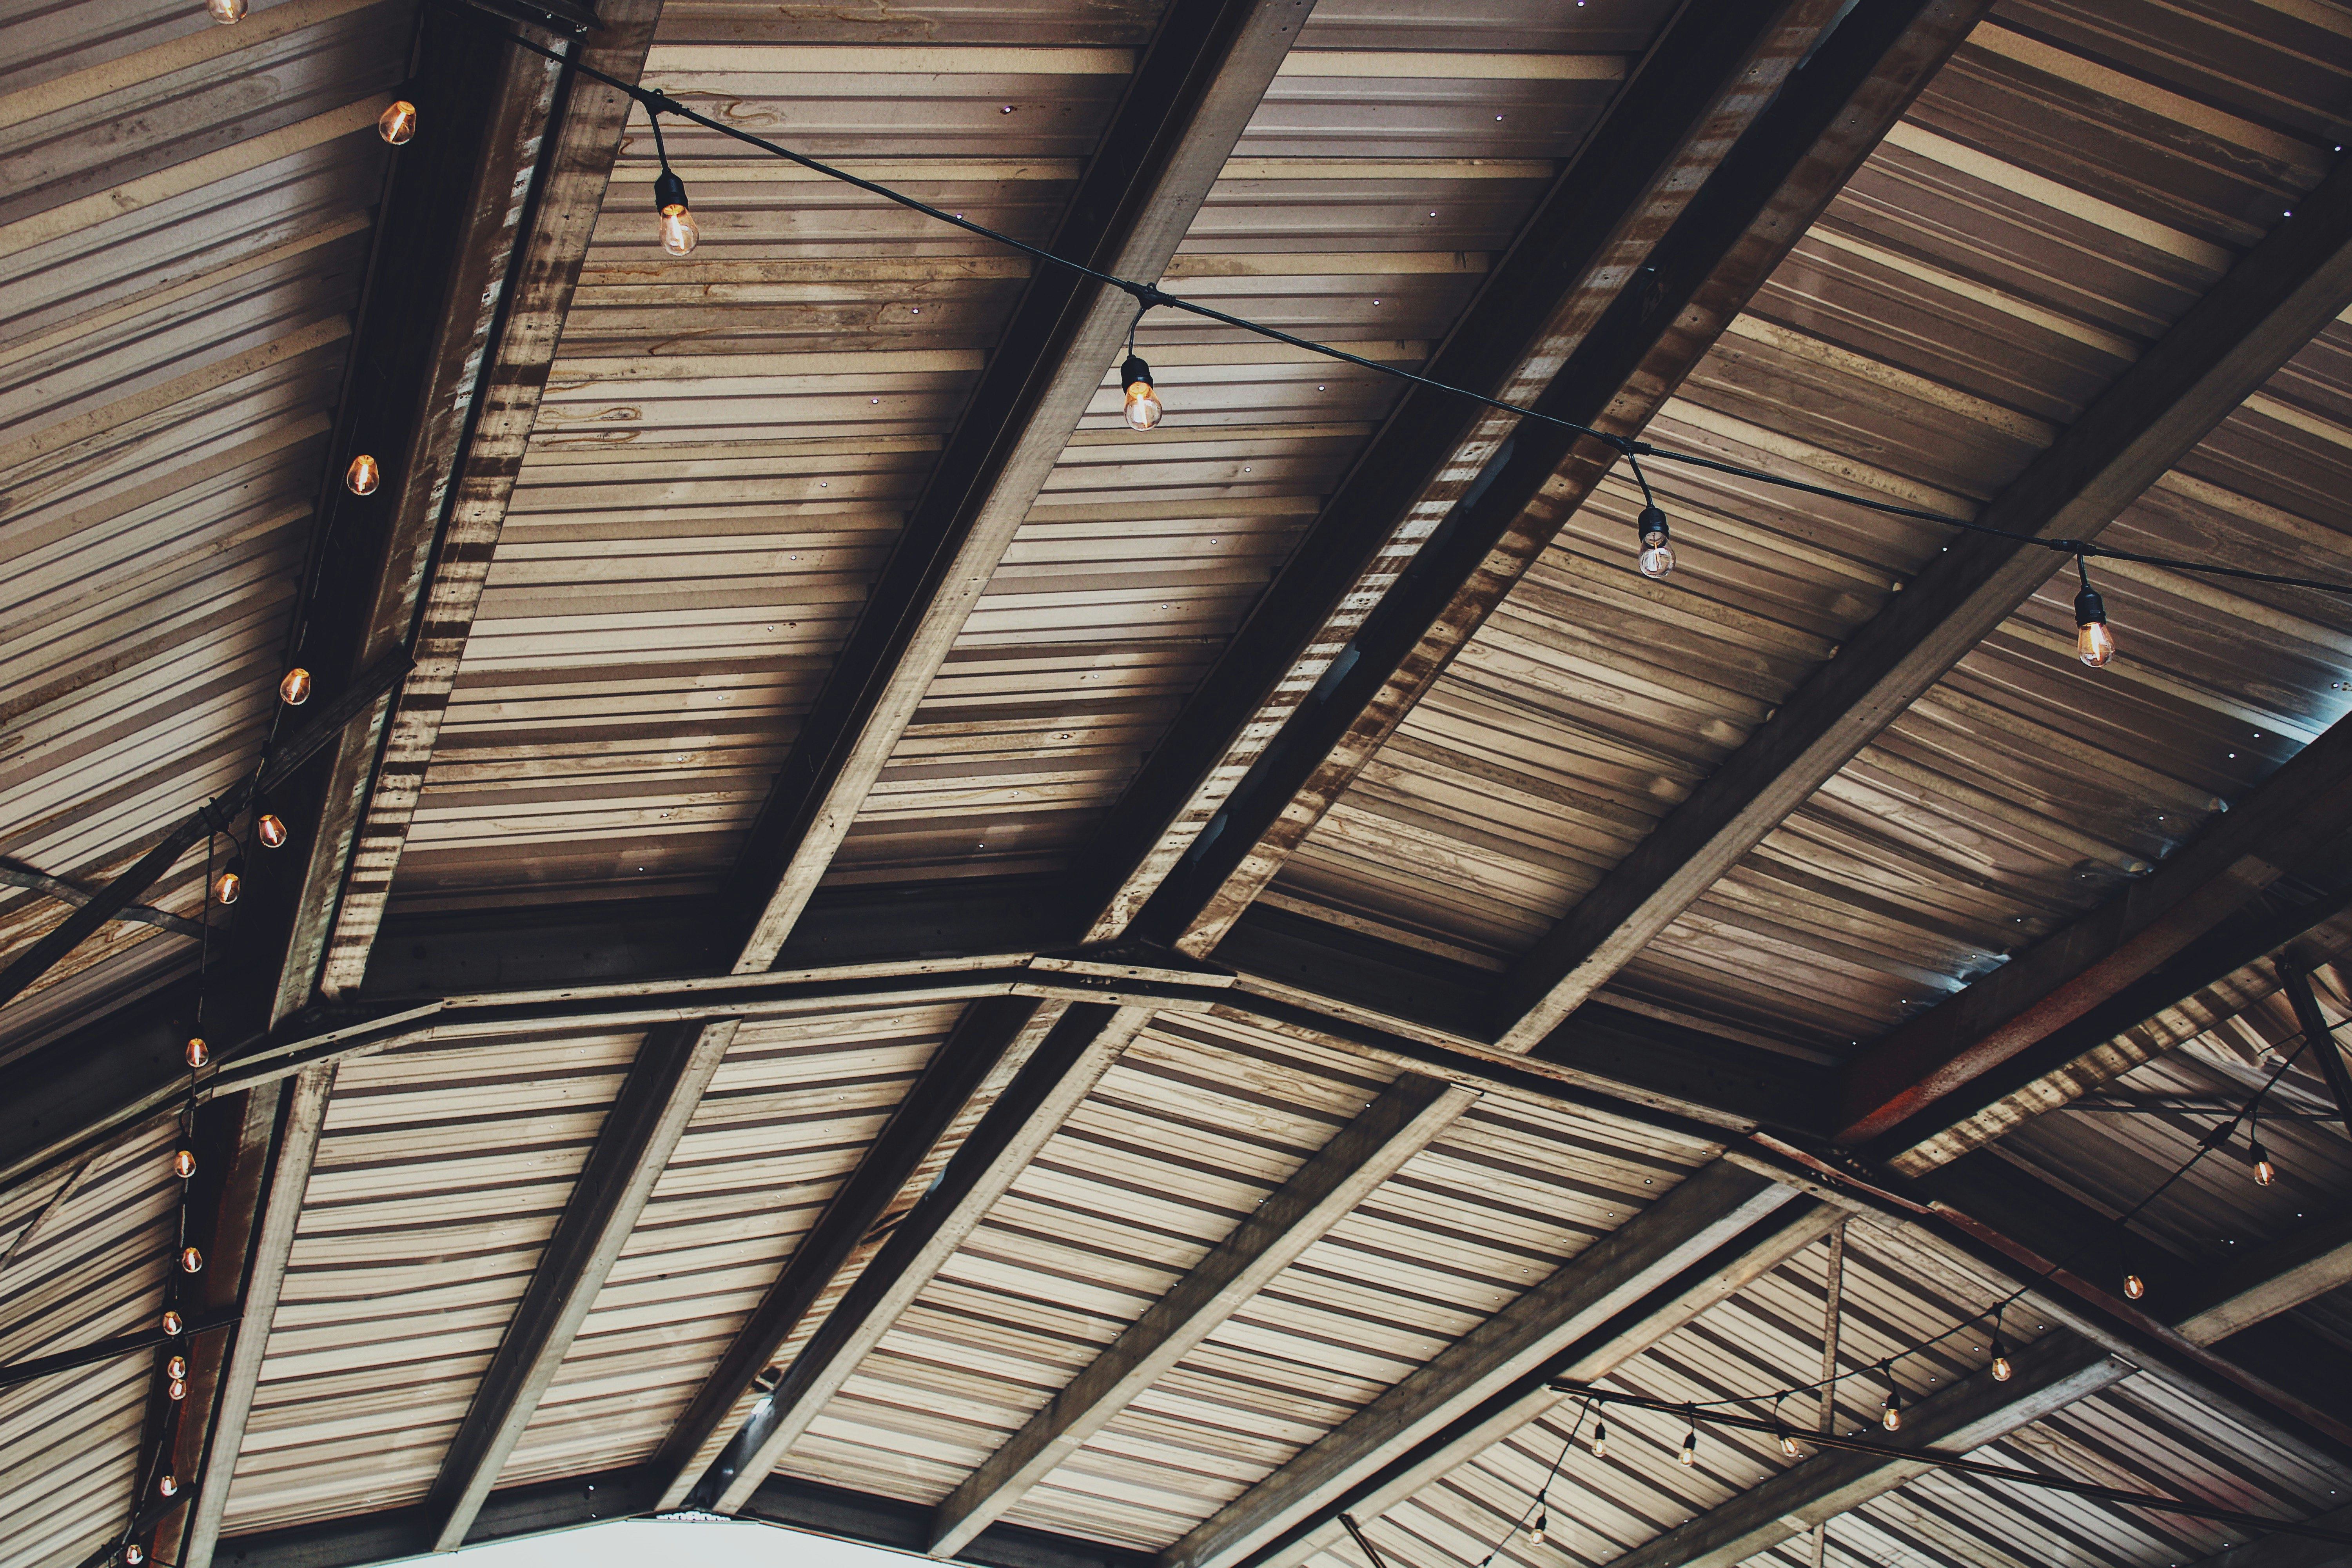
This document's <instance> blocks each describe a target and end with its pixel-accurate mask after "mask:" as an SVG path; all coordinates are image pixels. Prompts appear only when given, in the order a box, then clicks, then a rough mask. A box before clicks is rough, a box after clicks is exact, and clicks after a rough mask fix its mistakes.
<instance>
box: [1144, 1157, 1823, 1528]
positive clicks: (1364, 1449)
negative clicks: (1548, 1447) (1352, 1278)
mask: <svg viewBox="0 0 2352 1568" xmlns="http://www.w3.org/2000/svg"><path fill="white" fill-rule="evenodd" d="M1791 1204H1802V1205H1804V1206H1803V1207H1802V1208H1801V1209H1800V1210H1798V1211H1796V1217H1797V1218H1799V1219H1802V1220H1804V1221H1806V1223H1801V1224H1795V1225H1794V1226H1793V1227H1792V1226H1791V1223H1790V1216H1788V1215H1780V1212H1779V1211H1780V1210H1781V1209H1783V1208H1785V1207H1787V1206H1789V1205H1791ZM1816 1210H1818V1218H1819V1222H1820V1223H1819V1227H1818V1228H1816V1227H1815V1226H1812V1225H1811V1223H1810V1222H1811V1218H1812V1217H1814V1216H1815V1212H1816ZM1830 1219H1831V1211H1829V1210H1828V1209H1827V1208H1826V1207H1825V1206H1823V1205H1815V1204H1814V1203H1813V1202H1812V1200H1811V1199H1806V1198H1803V1197H1802V1196H1801V1194H1799V1193H1798V1192H1797V1191H1796V1190H1795V1189H1793V1188H1791V1187H1788V1186H1784V1185H1781V1184H1779V1183H1777V1182H1774V1181H1771V1180H1769V1179H1767V1178H1766V1177H1763V1176H1760V1175H1757V1174H1755V1173H1751V1172H1749V1171H1747V1170H1743V1169H1741V1168H1740V1167H1738V1166H1737V1165H1734V1164H1731V1163H1727V1162H1725V1161H1722V1160H1717V1161H1716V1162H1715V1163H1712V1164H1708V1165H1705V1166H1702V1167H1701V1168H1700V1169H1698V1170H1697V1171H1696V1172H1694V1173H1691V1174H1690V1175H1689V1176H1686V1177H1685V1178H1684V1180H1683V1181H1682V1183H1681V1184H1679V1185H1678V1186H1676V1187H1675V1188H1674V1189H1673V1190H1672V1191H1671V1192H1669V1193H1667V1194H1665V1195H1664V1197H1662V1198H1660V1199H1659V1200H1658V1201H1657V1202H1656V1203H1654V1204H1653V1205H1651V1206H1650V1207H1648V1208H1647V1209H1644V1210H1643V1212H1642V1213H1640V1214H1638V1215H1635V1216H1633V1218H1632V1219H1630V1220H1628V1221H1626V1222H1625V1224H1624V1225H1622V1226H1620V1227H1619V1228H1618V1229H1617V1230H1615V1231H1613V1232H1612V1233H1611V1234H1610V1235H1608V1236H1605V1237H1601V1239H1600V1240H1599V1241H1596V1242H1594V1243H1593V1244H1592V1245H1591V1247H1587V1248H1585V1250H1584V1251H1583V1252H1581V1253H1580V1254H1579V1255H1578V1256H1577V1257H1576V1258H1573V1259H1571V1260H1570V1262H1568V1263H1566V1264H1564V1265H1562V1266H1561V1267H1560V1268H1559V1269H1557V1270H1556V1271H1554V1272H1553V1273H1552V1274H1551V1276H1550V1277H1549V1278H1548V1279H1544V1280H1542V1281H1541V1282H1539V1283H1538V1284H1537V1285H1535V1286H1534V1287H1532V1288H1531V1289H1528V1291H1527V1293H1526V1294H1524V1295H1522V1296H1520V1297H1519V1298H1518V1299H1517V1300H1515V1301H1513V1302H1512V1303H1511V1304H1510V1305H1509V1306H1507V1307H1505V1308H1504V1309H1503V1310H1501V1311H1500V1312H1497V1313H1496V1315H1495V1316H1494V1317H1492V1318H1489V1319H1488V1320H1487V1321H1486V1322H1484V1323H1482V1324H1480V1325H1479V1326H1478V1327H1477V1328H1475V1329H1473V1330H1472V1331H1470V1332H1468V1333H1467V1334H1465V1335H1463V1336H1462V1337H1461V1338H1459V1339H1457V1340H1455V1341H1454V1342H1453V1343H1452V1344H1450V1345H1448V1346H1447V1347H1446V1348H1445V1349H1444V1350H1443V1351H1440V1352H1438V1353H1437V1354H1436V1355H1435V1356H1434V1357H1433V1358H1432V1359H1431V1360H1430V1361H1429V1362H1428V1363H1427V1364H1425V1365H1423V1367H1421V1368H1420V1369H1419V1370H1418V1371H1416V1372H1414V1373H1412V1374H1411V1375H1410V1376H1408V1377H1406V1378H1405V1379H1404V1380H1403V1381H1402V1383H1399V1384H1395V1385H1394V1386H1393V1387H1391V1388H1390V1389H1389V1390H1388V1392H1387V1393H1385V1394H1381V1396H1380V1397H1379V1398H1378V1399H1375V1400H1374V1401H1372V1403H1371V1404H1370V1405H1365V1406H1364V1407H1363V1408H1362V1409H1360V1410H1359V1411H1358V1412H1356V1414H1355V1415H1351V1416H1349V1418H1348V1419H1347V1420H1346V1421H1345V1422H1342V1423H1341V1424H1340V1425H1339V1426H1338V1427H1336V1428H1334V1429H1333V1430H1332V1431H1331V1432H1329V1433H1328V1434H1326V1435H1325V1436H1323V1437H1322V1438H1321V1439H1320V1440H1318V1441H1317V1442H1316V1443H1315V1444H1313V1445H1312V1446H1311V1447H1308V1448H1307V1449H1306V1450H1305V1451H1304V1452H1302V1453H1300V1454H1299V1455H1298V1456H1297V1457H1296V1458H1293V1459H1291V1460H1290V1462H1289V1463H1287V1464H1286V1465H1284V1466H1283V1467H1282V1468H1279V1469H1277V1470H1276V1471H1275V1472H1274V1473H1273V1474H1272V1475H1270V1476H1268V1477H1266V1478H1265V1479H1264V1480H1262V1481H1260V1482H1258V1484H1257V1485H1255V1486H1254V1487H1252V1488H1251V1489H1249V1490H1248V1491H1246V1492H1244V1493H1243V1494H1242V1495H1241V1496H1240V1497H1238V1498H1236V1499H1234V1500H1233V1501H1232V1502H1230V1503H1228V1504H1226V1505H1225V1506H1224V1507H1223V1509H1221V1510H1218V1511H1217V1512H1216V1513H1215V1514H1214V1515H1213V1516H1212V1517H1211V1518H1210V1519H1208V1520H1207V1521H1204V1522H1202V1524H1201V1525H1199V1526H1198V1527H1196V1528H1195V1529H1194V1530H1192V1531H1191V1532H1190V1533H1188V1534H1187V1535H1186V1536H1184V1538H1183V1539H1182V1540H1181V1541H1179V1542H1175V1543H1174V1544H1173V1545H1171V1546H1170V1547H1169V1548H1168V1549H1167V1550H1166V1551H1164V1552H1161V1553H1160V1568H1234V1565H1235V1564H1239V1563H1253V1564H1258V1563H1276V1562H1295V1561H1297V1559H1298V1558H1300V1557H1303V1556H1305V1555H1307V1552H1309V1551H1310V1550H1311V1548H1312V1542H1311V1531H1312V1530H1313V1529H1315V1528H1317V1527H1318V1526H1319V1527H1322V1528H1326V1529H1328V1527H1329V1524H1330V1520H1331V1518H1332V1515H1333V1514H1334V1513H1335V1512H1336V1510H1339V1508H1342V1507H1348V1506H1353V1504H1354V1502H1355V1500H1357V1499H1358V1498H1359V1496H1360V1487H1361V1485H1362V1483H1364V1482H1366V1481H1367V1480H1369V1479H1372V1478H1374V1477H1376V1476H1378V1475H1379V1474H1380V1473H1381V1471H1382V1469H1383V1467H1386V1466H1389V1465H1390V1464H1391V1461H1392V1460H1395V1459H1396V1458H1398V1457H1399V1456H1400V1455H1402V1454H1404V1453H1406V1452H1408V1451H1410V1450H1412V1449H1413V1447H1414V1446H1415V1445H1417V1444H1423V1443H1425V1441H1426V1440H1427V1439H1430V1438H1432V1437H1433V1436H1438V1435H1439V1434H1441V1433H1442V1432H1444V1429H1445V1428H1447V1427H1448V1426H1449V1425H1451V1424H1454V1423H1456V1422H1457V1421H1459V1420H1460V1419H1461V1418H1462V1417H1464V1416H1465V1415H1470V1414H1471V1413H1473V1412H1474V1411H1475V1410H1477V1408H1478V1407H1479V1406H1480V1405H1481V1402H1483V1401H1487V1400H1489V1399H1491V1398H1496V1397H1506V1398H1507V1399H1508V1400H1513V1401H1516V1400H1517V1399H1520V1398H1540V1397H1543V1396H1542V1394H1541V1391H1540V1383H1541V1381H1542V1379H1544V1378H1546V1377H1548V1376H1550V1375H1556V1374H1557V1371H1558V1363H1559V1362H1560V1360H1561V1358H1562V1357H1563V1355H1564V1354H1565V1353H1566V1352H1569V1351H1570V1349H1571V1348H1572V1347H1574V1346H1576V1345H1578V1344H1579V1342H1582V1341H1584V1340H1586V1339H1587V1338H1588V1337H1589V1336H1591V1335H1593V1334H1594V1333H1595V1332H1596V1331H1600V1330H1601V1329H1603V1328H1604V1326H1608V1325H1610V1324H1611V1323H1612V1320H1614V1319H1616V1318H1617V1317H1618V1316H1619V1315H1620V1314H1621V1313H1624V1312H1625V1311H1626V1310H1627V1309H1629V1308H1632V1307H1633V1306H1635V1305H1636V1304H1637V1303H1642V1302H1643V1300H1644V1299H1645V1298H1648V1297H1650V1296H1651V1295H1652V1293H1653V1292H1654V1291H1657V1290H1659V1289H1661V1288H1662V1287H1664V1286H1666V1285H1667V1284H1668V1283H1669V1282H1674V1281H1677V1280H1679V1279H1681V1277H1682V1276H1684V1275H1685V1273H1686V1272H1687V1271H1690V1270H1692V1269H1693V1268H1695V1267H1696V1266H1698V1265H1701V1264H1705V1263H1708V1262H1710V1260H1711V1259H1712V1258H1713V1257H1714V1255H1715V1254H1717V1251H1718V1250H1719V1249H1726V1248H1729V1249H1733V1250H1735V1251H1738V1252H1739V1253H1740V1256H1741V1257H1742V1258H1746V1259H1747V1260H1748V1261H1750V1262H1753V1263H1754V1264H1755V1265H1756V1267H1755V1268H1754V1271H1753V1272H1747V1271H1746V1269H1745V1268H1744V1266H1743V1267H1742V1268H1733V1269H1730V1270H1729V1271H1728V1273H1729V1275H1730V1276H1731V1277H1732V1278H1733V1279H1735V1280H1736V1283H1734V1284H1733V1286H1732V1288H1733V1289H1736V1288H1738V1285H1744V1284H1745V1283H1746V1282H1747V1280H1748V1279H1753V1278H1754V1277H1755V1274H1757V1273H1761V1272H1762V1271H1763V1270H1764V1269H1765V1268H1771V1267H1772V1266H1773V1265H1774V1264H1777V1263H1778V1262H1780V1260H1781V1259H1782V1258H1787V1257H1789V1256H1791V1255H1793V1253H1794V1252H1796V1251H1798V1250H1801V1248H1802V1247H1806V1246H1809V1245H1811V1242H1812V1241H1813V1240H1814V1239H1816V1238H1817V1237H1819V1236H1820V1235H1821V1234H1822V1232H1823V1231H1824V1230H1826V1228H1827V1226H1828V1225H1829V1223H1830ZM1751 1230H1754V1231H1755V1233H1756V1235H1757V1236H1758V1237H1762V1238H1763V1239H1762V1240H1761V1242H1760V1244H1751V1245H1750V1246H1748V1247H1738V1246H1737V1245H1736V1244H1738V1243H1739V1242H1740V1239H1741V1238H1742V1237H1748V1235H1749V1233H1750V1232H1751ZM1759 1247H1760V1249H1759ZM1751 1255H1752V1256H1751ZM1685 1294H1687V1292H1678V1294H1677V1300H1681V1299H1683V1298H1684V1296H1685ZM1719 1299H1720V1296H1719V1295H1718V1294H1715V1293H1712V1292H1710V1291H1708V1290H1705V1289H1701V1290H1699V1292H1698V1294H1697V1295H1696V1297H1693V1298H1691V1300H1692V1302H1693V1304H1692V1305H1691V1309H1690V1310H1691V1315H1696V1312H1697V1311H1699V1310H1704V1307H1705V1306H1706V1305H1707V1304H1710V1303H1711V1302H1712V1301H1713V1300H1719ZM1642 1321H1643V1324H1645V1325H1647V1326H1648V1327H1652V1328H1656V1330H1657V1332H1656V1333H1655V1334H1653V1335H1652V1336H1651V1337H1650V1338H1648V1339H1643V1338H1642V1337H1641V1331H1627V1332H1626V1334H1625V1335H1624V1341H1625V1342H1627V1343H1633V1342H1635V1341H1638V1342H1639V1343H1637V1344H1634V1348H1633V1350H1629V1351H1627V1352H1626V1353H1627V1354H1629V1355H1630V1354H1633V1353H1635V1352H1636V1351H1638V1350H1639V1349H1640V1348H1642V1347H1643V1346H1645V1345H1647V1344H1648V1343H1651V1342H1654V1339H1655V1338H1656V1337H1660V1336H1662V1335H1663V1334H1664V1333H1665V1332H1668V1331H1672V1329H1674V1328H1675V1327H1679V1326H1680V1324H1681V1322H1683V1321H1687V1317H1676V1316H1675V1312H1674V1311H1673V1310H1671V1309H1669V1308H1666V1307H1663V1306H1654V1310H1651V1311H1650V1312H1648V1313H1646V1314H1644V1316H1643V1320H1642ZM1659 1325H1663V1326H1659ZM1621 1359H1622V1358H1621ZM1609 1364H1610V1365H1613V1364H1615V1363H1609ZM1582 1370H1584V1371H1585V1372H1589V1373H1591V1375H1601V1374H1602V1373H1605V1371H1606V1368H1605V1367H1604V1368H1601V1371H1599V1372H1593V1371H1591V1368H1584V1369H1582ZM1557 1399H1558V1396H1557V1395H1551V1396H1549V1398H1548V1399H1546V1401H1545V1403H1546V1404H1549V1403H1556V1402H1557ZM1504 1418H1505V1419H1508V1416H1507V1415H1506V1416H1505V1417H1504ZM1528 1418H1531V1417H1528ZM1515 1424H1516V1423H1515ZM1482 1429H1483V1424H1482ZM1461 1440H1462V1441H1468V1440H1470V1439H1469V1438H1467V1437H1465V1438H1463V1439H1461ZM1489 1440H1491V1439H1489ZM1443 1459H1444V1462H1445V1463H1446V1464H1447V1468H1451V1464H1452V1463H1453V1462H1458V1461H1455V1460H1454V1458H1453V1452H1452V1448H1451V1447H1450V1446H1449V1447H1447V1451H1446V1453H1445V1455H1444V1457H1443ZM1431 1462H1440V1461H1439V1460H1438V1459H1437V1458H1432V1460H1431ZM1302 1531H1306V1532H1307V1533H1304V1534H1302Z"/></svg>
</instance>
